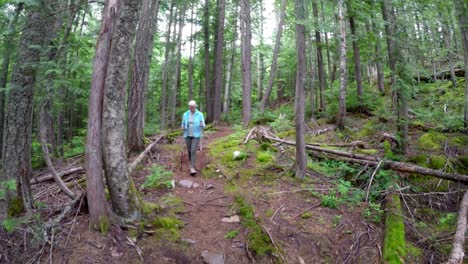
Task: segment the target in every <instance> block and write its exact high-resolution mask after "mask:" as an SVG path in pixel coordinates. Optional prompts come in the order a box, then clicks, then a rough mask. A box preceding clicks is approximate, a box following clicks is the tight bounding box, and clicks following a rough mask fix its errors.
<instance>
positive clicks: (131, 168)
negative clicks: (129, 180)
mask: <svg viewBox="0 0 468 264" xmlns="http://www.w3.org/2000/svg"><path fill="white" fill-rule="evenodd" d="M164 136H165V134H160V135H158V137H156V139H155V140H154V141H153V142H152V143H151V144H150V145H149V146H148V147H147V148H146V149H145V150H144V151H143V152H142V153H141V154H140V155H138V157H137V158H136V159H134V160H133V162H132V163H130V165H129V166H128V174H132V172H133V171H134V170H135V168H136V167H137V166H138V165H139V164H140V163H141V162H142V161H143V159H144V158H145V157H146V155H148V153H149V152H150V151H151V149H153V147H154V146H156V144H157V143H158V142H159V141H160V140H161V139H162V138H163V137H164Z"/></svg>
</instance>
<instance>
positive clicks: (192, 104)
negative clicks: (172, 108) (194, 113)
mask: <svg viewBox="0 0 468 264" xmlns="http://www.w3.org/2000/svg"><path fill="white" fill-rule="evenodd" d="M188 105H189V106H195V107H196V106H197V103H196V102H195V100H191V101H190V102H188Z"/></svg>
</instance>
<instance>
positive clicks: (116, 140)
mask: <svg viewBox="0 0 468 264" xmlns="http://www.w3.org/2000/svg"><path fill="white" fill-rule="evenodd" d="M138 8H139V1H133V0H124V1H123V2H122V9H121V12H119V13H120V16H119V17H118V19H117V24H116V26H115V30H114V34H113V36H112V46H111V52H110V59H109V66H108V69H107V74H106V80H105V84H104V104H103V137H104V146H103V151H104V168H105V174H106V179H107V185H108V187H109V193H110V197H111V201H112V210H113V211H114V212H115V213H116V214H117V216H119V217H120V218H121V219H122V220H124V221H134V220H137V219H139V218H140V217H141V206H142V205H141V204H140V203H141V201H140V200H139V198H138V194H137V193H136V191H135V190H134V189H135V188H134V186H133V182H132V180H131V178H130V175H129V174H128V171H127V155H126V144H125V98H126V83H127V76H128V69H129V62H130V50H131V45H132V41H133V37H134V33H135V29H136V22H137V12H138Z"/></svg>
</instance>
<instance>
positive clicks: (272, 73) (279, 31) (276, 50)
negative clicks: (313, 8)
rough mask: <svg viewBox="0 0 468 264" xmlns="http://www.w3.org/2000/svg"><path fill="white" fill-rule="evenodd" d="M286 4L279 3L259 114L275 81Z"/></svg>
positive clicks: (263, 109) (284, 0) (284, 2)
mask: <svg viewBox="0 0 468 264" xmlns="http://www.w3.org/2000/svg"><path fill="white" fill-rule="evenodd" d="M286 3H287V0H283V1H282V2H281V11H280V20H279V22H278V27H277V31H276V39H275V48H274V49H273V58H272V60H271V68H270V77H269V78H268V86H267V88H266V90H265V94H264V95H263V97H262V101H261V102H260V112H263V111H265V108H266V105H267V103H268V98H269V97H270V95H271V91H272V90H273V81H274V80H275V74H276V64H277V63H278V55H279V50H280V46H281V35H282V34H283V24H284V17H285V14H286Z"/></svg>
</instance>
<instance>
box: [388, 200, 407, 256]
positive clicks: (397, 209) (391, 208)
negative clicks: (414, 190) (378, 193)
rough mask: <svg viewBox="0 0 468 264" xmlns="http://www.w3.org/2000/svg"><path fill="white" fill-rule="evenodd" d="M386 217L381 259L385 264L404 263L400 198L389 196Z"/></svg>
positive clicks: (404, 243) (404, 246)
mask: <svg viewBox="0 0 468 264" xmlns="http://www.w3.org/2000/svg"><path fill="white" fill-rule="evenodd" d="M387 212H388V213H387V217H386V219H385V238H384V248H383V259H384V261H385V262H386V263H390V264H394V263H405V257H406V254H407V251H406V241H405V225H404V222H403V216H402V215H403V213H402V211H401V204H400V196H399V195H398V194H393V195H391V197H390V199H388V201H387Z"/></svg>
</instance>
